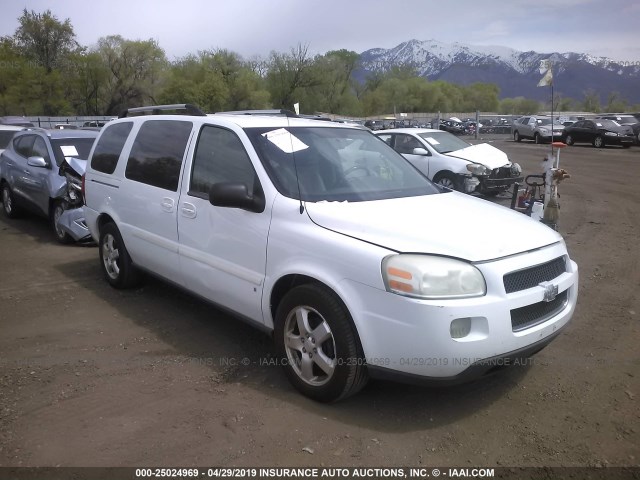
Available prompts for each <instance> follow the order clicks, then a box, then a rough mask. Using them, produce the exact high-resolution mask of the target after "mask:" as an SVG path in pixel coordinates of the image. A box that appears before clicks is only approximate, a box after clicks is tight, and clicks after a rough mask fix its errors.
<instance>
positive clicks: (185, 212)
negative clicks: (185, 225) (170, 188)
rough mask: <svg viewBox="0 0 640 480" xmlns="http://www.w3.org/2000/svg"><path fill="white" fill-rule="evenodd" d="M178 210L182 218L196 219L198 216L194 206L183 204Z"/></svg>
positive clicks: (187, 203)
mask: <svg viewBox="0 0 640 480" xmlns="http://www.w3.org/2000/svg"><path fill="white" fill-rule="evenodd" d="M180 210H181V211H182V216H183V217H187V218H196V215H197V214H198V212H197V210H196V206H195V205H194V204H193V203H189V202H184V203H183V204H182V207H181V209H180Z"/></svg>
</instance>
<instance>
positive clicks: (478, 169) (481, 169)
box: [467, 163, 491, 175]
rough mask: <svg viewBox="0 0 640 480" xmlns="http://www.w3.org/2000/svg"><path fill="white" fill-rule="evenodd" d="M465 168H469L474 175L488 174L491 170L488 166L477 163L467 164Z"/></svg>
mask: <svg viewBox="0 0 640 480" xmlns="http://www.w3.org/2000/svg"><path fill="white" fill-rule="evenodd" d="M467 170H469V171H470V172H471V173H473V174H474V175H489V174H490V173H491V170H490V169H489V168H487V167H485V166H484V165H481V164H479V163H470V164H468V165H467Z"/></svg>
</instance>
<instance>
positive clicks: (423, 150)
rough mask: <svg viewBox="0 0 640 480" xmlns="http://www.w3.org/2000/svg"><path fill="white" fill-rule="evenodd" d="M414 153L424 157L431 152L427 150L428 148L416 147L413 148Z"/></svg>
mask: <svg viewBox="0 0 640 480" xmlns="http://www.w3.org/2000/svg"><path fill="white" fill-rule="evenodd" d="M413 154H414V155H422V156H424V157H428V156H430V155H431V154H430V153H429V150H427V149H426V148H422V147H418V148H414V149H413Z"/></svg>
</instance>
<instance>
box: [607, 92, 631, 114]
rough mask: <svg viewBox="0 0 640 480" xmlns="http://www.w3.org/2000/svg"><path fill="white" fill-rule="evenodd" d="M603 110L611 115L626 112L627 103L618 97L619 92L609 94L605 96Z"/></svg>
mask: <svg viewBox="0 0 640 480" xmlns="http://www.w3.org/2000/svg"><path fill="white" fill-rule="evenodd" d="M605 110H606V111H607V112H611V113H616V112H624V111H625V110H627V101H626V100H624V99H623V98H622V97H621V96H620V93H619V92H611V93H609V95H608V96H607V106H606V107H605Z"/></svg>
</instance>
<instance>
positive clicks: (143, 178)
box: [125, 120, 193, 192]
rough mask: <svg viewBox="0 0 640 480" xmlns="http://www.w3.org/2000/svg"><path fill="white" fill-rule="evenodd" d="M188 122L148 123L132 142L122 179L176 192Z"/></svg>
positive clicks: (188, 130) (187, 132) (188, 128)
mask: <svg viewBox="0 0 640 480" xmlns="http://www.w3.org/2000/svg"><path fill="white" fill-rule="evenodd" d="M192 127H193V124H192V123H191V122H183V121H181V120H149V121H147V122H145V123H144V124H143V125H142V127H141V128H140V131H139V132H138V136H137V137H136V139H135V141H134V142H133V147H132V148H131V153H130V154H129V161H128V162H127V168H126V170H125V176H126V177H127V178H128V179H131V180H135V181H136V182H142V183H146V184H148V185H153V186H154V187H159V188H164V189H166V190H173V191H174V192H175V191H177V190H178V183H179V181H180V166H181V165H182V157H184V151H185V149H186V148H187V142H188V141H189V135H190V134H191V128H192Z"/></svg>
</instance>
